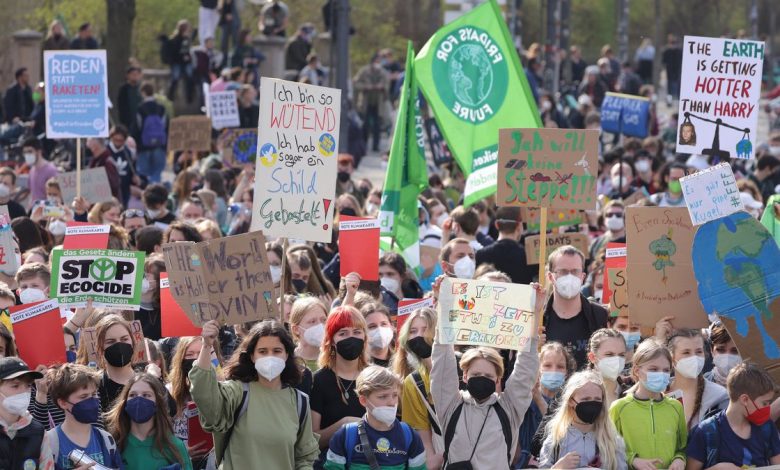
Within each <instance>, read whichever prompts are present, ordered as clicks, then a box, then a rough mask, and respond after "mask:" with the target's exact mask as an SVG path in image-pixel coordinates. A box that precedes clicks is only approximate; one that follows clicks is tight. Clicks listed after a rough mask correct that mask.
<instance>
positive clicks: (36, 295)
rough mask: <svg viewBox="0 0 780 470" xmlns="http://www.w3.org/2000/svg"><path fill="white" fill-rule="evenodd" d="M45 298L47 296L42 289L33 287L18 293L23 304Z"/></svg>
mask: <svg viewBox="0 0 780 470" xmlns="http://www.w3.org/2000/svg"><path fill="white" fill-rule="evenodd" d="M47 298H48V297H46V294H45V293H44V292H43V291H42V290H40V289H35V288H33V287H30V288H28V289H24V290H22V291H21V292H20V293H19V300H21V301H22V303H23V304H31V303H33V302H41V301H44V300H46V299H47Z"/></svg>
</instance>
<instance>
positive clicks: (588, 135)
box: [496, 129, 599, 210]
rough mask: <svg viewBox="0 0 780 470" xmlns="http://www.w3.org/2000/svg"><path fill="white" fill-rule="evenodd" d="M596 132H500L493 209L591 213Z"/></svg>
mask: <svg viewBox="0 0 780 470" xmlns="http://www.w3.org/2000/svg"><path fill="white" fill-rule="evenodd" d="M598 139H599V131H598V130H573V129H501V130H500V131H499V141H498V142H499V143H498V183H497V184H498V195H497V196H496V205H498V206H521V207H554V208H556V209H583V210H585V209H595V208H596V176H597V175H598V155H599V153H598V150H599V147H598V145H599V143H598Z"/></svg>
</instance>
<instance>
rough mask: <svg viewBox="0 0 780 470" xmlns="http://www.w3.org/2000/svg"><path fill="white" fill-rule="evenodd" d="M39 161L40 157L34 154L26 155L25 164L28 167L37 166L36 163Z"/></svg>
mask: <svg viewBox="0 0 780 470" xmlns="http://www.w3.org/2000/svg"><path fill="white" fill-rule="evenodd" d="M37 159H38V155H36V154H34V153H25V154H24V163H26V164H27V166H33V165H35V161H36V160H37Z"/></svg>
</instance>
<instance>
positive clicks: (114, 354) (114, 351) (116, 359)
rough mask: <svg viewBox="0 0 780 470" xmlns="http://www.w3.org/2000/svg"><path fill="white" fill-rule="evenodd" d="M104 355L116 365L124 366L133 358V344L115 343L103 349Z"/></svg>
mask: <svg viewBox="0 0 780 470" xmlns="http://www.w3.org/2000/svg"><path fill="white" fill-rule="evenodd" d="M103 357H104V358H106V362H108V363H109V364H110V365H112V366H114V367H124V366H126V365H128V364H130V361H132V360H133V345H132V344H128V343H114V344H112V345H111V346H109V347H107V348H106V349H105V351H103Z"/></svg>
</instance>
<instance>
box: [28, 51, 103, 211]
mask: <svg viewBox="0 0 780 470" xmlns="http://www.w3.org/2000/svg"><path fill="white" fill-rule="evenodd" d="M43 75H44V79H43V81H44V83H45V87H46V92H45V93H46V100H45V105H46V137H47V138H49V139H70V138H78V137H108V127H109V121H108V102H109V101H108V79H107V75H106V51H104V50H100V51H44V53H43ZM91 202H96V201H91Z"/></svg>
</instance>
